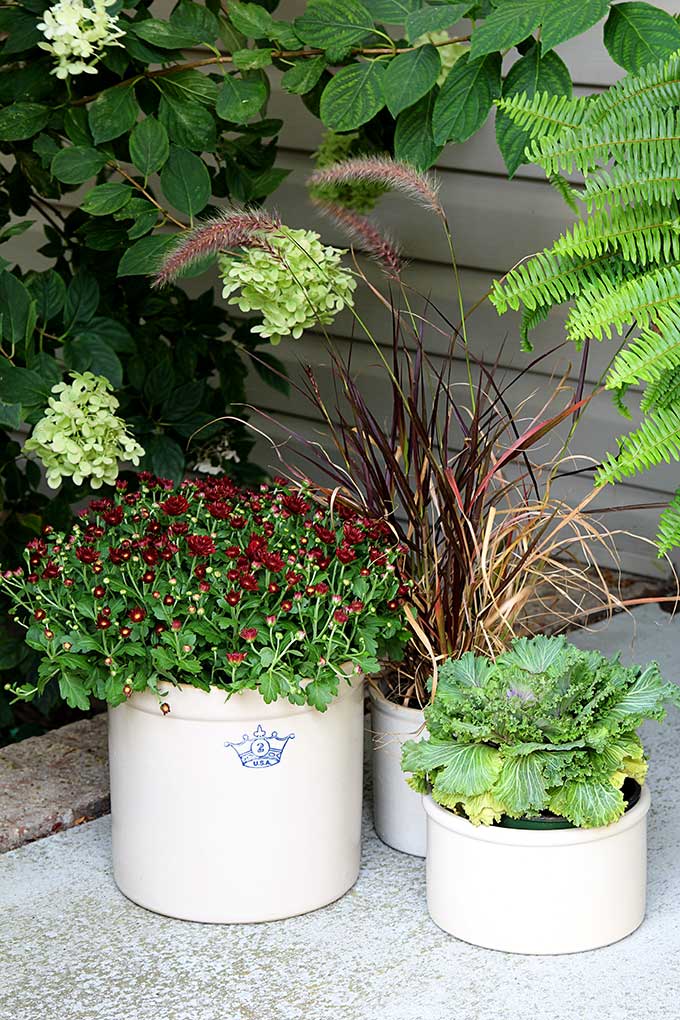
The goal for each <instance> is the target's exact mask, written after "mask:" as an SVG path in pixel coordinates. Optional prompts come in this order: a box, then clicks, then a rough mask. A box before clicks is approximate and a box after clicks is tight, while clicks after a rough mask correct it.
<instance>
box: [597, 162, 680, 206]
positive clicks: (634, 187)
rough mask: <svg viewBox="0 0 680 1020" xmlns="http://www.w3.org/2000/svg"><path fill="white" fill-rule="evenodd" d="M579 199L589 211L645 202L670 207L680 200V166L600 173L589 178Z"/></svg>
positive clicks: (622, 168)
mask: <svg viewBox="0 0 680 1020" xmlns="http://www.w3.org/2000/svg"><path fill="white" fill-rule="evenodd" d="M580 197H581V198H582V199H583V201H584V202H585V203H586V205H587V206H588V208H589V209H602V208H604V207H605V206H616V205H633V204H634V205H643V204H644V203H646V202H658V203H659V204H661V205H670V204H671V203H672V202H675V201H676V200H677V199H679V198H680V165H678V163H676V164H675V165H674V166H669V167H665V166H662V167H655V168H654V169H653V170H649V169H648V170H638V171H635V170H632V169H631V167H629V166H628V165H627V164H626V163H623V164H621V165H620V166H619V165H617V166H614V167H612V169H611V170H599V171H598V172H597V173H596V174H591V175H590V176H589V177H588V180H587V181H586V186H585V190H584V191H582V192H581V193H580Z"/></svg>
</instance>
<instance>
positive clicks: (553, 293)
mask: <svg viewBox="0 0 680 1020" xmlns="http://www.w3.org/2000/svg"><path fill="white" fill-rule="evenodd" d="M610 262H611V259H610V258H608V257H607V256H604V255H603V256H599V257H596V258H592V259H591V258H585V259H583V258H580V259H576V258H568V257H564V258H563V257H562V256H559V255H554V254H552V253H551V252H548V251H543V252H540V253H539V254H538V255H534V256H533V258H532V259H530V260H529V261H528V262H525V263H523V264H522V265H520V266H517V268H516V269H513V270H511V271H510V272H509V273H508V275H507V276H506V277H504V278H503V279H502V280H496V281H495V282H494V284H493V288H492V290H491V294H490V296H489V300H490V301H491V303H492V305H493V306H494V308H496V310H497V311H498V313H499V314H502V313H503V312H505V311H506V310H507V309H508V308H513V309H515V311H516V310H517V309H518V308H519V306H520V304H523V305H524V306H525V307H526V308H527V309H528V310H529V311H533V310H534V309H538V308H542V307H543V306H544V305H555V304H561V303H562V302H563V301H569V300H571V298H573V297H576V296H577V295H578V294H580V293H581V292H582V291H584V290H586V289H587V288H589V287H592V286H594V285H596V284H597V283H599V282H600V281H601V280H605V281H606V282H607V283H610V282H611V277H610V275H609V274H608V273H607V268H608V266H609V264H610Z"/></svg>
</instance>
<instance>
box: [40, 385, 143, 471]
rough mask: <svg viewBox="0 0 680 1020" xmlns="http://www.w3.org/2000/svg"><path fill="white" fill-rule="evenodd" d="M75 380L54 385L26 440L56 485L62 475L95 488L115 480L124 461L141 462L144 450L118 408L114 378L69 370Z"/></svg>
mask: <svg viewBox="0 0 680 1020" xmlns="http://www.w3.org/2000/svg"><path fill="white" fill-rule="evenodd" d="M71 378H72V379H73V382H72V383H59V384H58V385H57V386H53V387H52V393H55V394H57V396H56V397H50V399H49V401H48V406H47V410H46V411H45V414H44V416H43V417H42V418H41V419H40V421H39V422H38V423H37V425H36V426H35V428H34V429H33V434H32V435H31V437H30V439H27V440H26V442H25V443H24V451H25V452H27V453H35V454H36V455H37V456H38V458H39V460H40V461H42V463H43V465H44V467H45V469H46V471H47V484H48V485H49V486H50V488H51V489H58V488H59V486H60V485H61V482H62V479H63V478H73V481H74V482H75V484H76V485H82V484H83V482H84V481H85V479H88V480H89V483H90V485H91V486H92V488H93V489H99V488H101V486H102V485H103V484H105V483H106V484H107V485H113V483H114V482H115V480H116V478H117V477H118V467H119V462H121V461H131V462H132V463H133V464H134V465H135V466H137V465H138V464H139V460H140V457H143V456H144V450H143V449H142V447H141V446H140V445H139V443H137V442H136V441H135V440H134V439H133V437H132V436H131V435H129V433H128V431H127V426H126V424H125V422H124V421H123V419H122V418H118V417H117V416H116V414H115V411H116V410H117V408H118V401H117V400H116V398H115V397H114V396H113V394H112V393H111V383H110V382H109V381H108V379H104V378H103V377H102V376H96V375H93V373H92V372H83V373H80V372H71Z"/></svg>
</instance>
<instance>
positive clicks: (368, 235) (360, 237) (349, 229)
mask: <svg viewBox="0 0 680 1020" xmlns="http://www.w3.org/2000/svg"><path fill="white" fill-rule="evenodd" d="M312 204H313V205H314V206H315V207H316V208H317V209H318V210H319V211H320V212H321V213H323V214H324V215H325V216H328V217H329V219H331V220H333V222H334V223H336V224H337V226H339V227H340V228H341V229H342V230H343V231H344V232H345V234H347V236H348V237H349V238H350V239H351V240H352V241H353V242H354V243H355V244H356V245H357V247H358V248H360V249H361V250H362V251H364V252H366V253H367V254H368V255H371V256H372V257H373V258H375V259H377V261H378V262H380V264H381V265H382V266H383V268H384V269H385V270H386V271H387V272H388V273H389V274H390V275H392V276H399V274H400V272H401V270H402V269H403V266H404V263H403V260H402V257H401V255H400V254H399V249H398V248H397V246H396V245H395V244H394V243H393V242H392V240H391V239H390V238H389V237H387V236H386V235H385V234H383V233H381V232H380V231H379V230H378V228H377V227H376V226H375V224H374V223H372V222H371V220H369V219H367V217H366V216H360V215H358V214H357V213H353V212H351V211H350V210H349V209H346V208H345V207H344V206H342V205H338V203H337V202H329V201H327V200H326V199H322V198H312Z"/></svg>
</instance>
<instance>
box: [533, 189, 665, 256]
mask: <svg viewBox="0 0 680 1020" xmlns="http://www.w3.org/2000/svg"><path fill="white" fill-rule="evenodd" d="M679 215H680V214H679V213H678V209H677V207H676V205H675V203H673V206H672V207H671V208H670V209H669V208H665V207H664V206H662V205H658V204H656V203H655V204H653V205H649V206H633V207H632V208H630V209H620V208H617V209H613V210H612V211H611V212H597V213H593V214H592V215H591V216H589V217H588V218H587V219H586V220H581V221H580V222H579V223H576V224H575V225H574V227H573V228H572V229H571V230H570V231H567V232H566V233H564V234H562V236H561V237H560V238H559V239H558V240H557V241H556V242H555V244H554V245H553V247H552V249H551V250H552V252H553V254H555V255H567V256H572V257H576V258H579V257H580V258H586V257H587V258H595V257H596V256H597V255H602V254H604V253H605V252H610V251H618V252H620V253H621V256H622V257H623V258H624V259H626V261H628V262H637V263H639V264H641V265H643V266H646V265H648V264H649V263H650V262H651V263H658V262H661V260H662V259H663V260H664V261H666V262H668V261H669V260H675V259H678V258H680V218H679Z"/></svg>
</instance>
